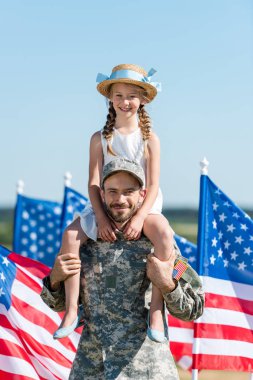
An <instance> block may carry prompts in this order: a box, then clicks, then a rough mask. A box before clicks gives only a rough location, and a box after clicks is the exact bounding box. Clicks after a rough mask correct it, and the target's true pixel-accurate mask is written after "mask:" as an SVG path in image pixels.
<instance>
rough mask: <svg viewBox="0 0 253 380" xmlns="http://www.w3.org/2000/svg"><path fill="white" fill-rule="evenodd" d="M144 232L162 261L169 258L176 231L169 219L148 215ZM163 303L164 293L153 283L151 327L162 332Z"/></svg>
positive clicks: (155, 253)
mask: <svg viewBox="0 0 253 380" xmlns="http://www.w3.org/2000/svg"><path fill="white" fill-rule="evenodd" d="M143 232H144V234H145V235H146V236H147V238H148V239H149V240H150V241H151V243H152V244H153V246H154V255H155V256H156V257H157V258H158V259H160V260H162V261H167V260H169V259H170V257H171V255H172V253H173V250H174V245H173V240H174V239H173V236H174V232H173V230H172V228H171V227H170V225H169V223H168V221H167V219H166V218H165V217H164V216H163V215H160V214H159V215H155V214H154V215H153V214H150V215H148V216H147V218H146V219H145V222H144V226H143ZM163 305H164V302H163V296H162V293H161V292H160V290H159V289H158V288H157V287H156V286H154V285H152V299H151V304H150V328H151V329H154V330H158V331H161V332H163V331H164V324H163Z"/></svg>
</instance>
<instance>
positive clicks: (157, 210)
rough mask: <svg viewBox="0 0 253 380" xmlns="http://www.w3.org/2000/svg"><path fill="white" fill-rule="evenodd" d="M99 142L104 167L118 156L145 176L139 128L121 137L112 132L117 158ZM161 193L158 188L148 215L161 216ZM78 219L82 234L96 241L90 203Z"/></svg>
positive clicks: (115, 131) (103, 139)
mask: <svg viewBox="0 0 253 380" xmlns="http://www.w3.org/2000/svg"><path fill="white" fill-rule="evenodd" d="M101 142H102V148H103V156H104V165H106V164H108V163H109V162H110V161H113V160H115V159H116V158H117V157H118V156H120V157H124V158H127V159H128V160H133V161H135V162H137V163H138V164H139V165H140V166H142V168H143V170H144V172H145V174H146V159H145V155H144V142H143V139H142V133H141V130H140V128H137V129H136V130H135V131H134V132H132V133H130V134H128V135H123V134H122V133H120V132H119V131H118V130H117V129H115V130H114V133H113V136H112V139H111V145H112V149H113V151H114V152H115V153H116V154H117V156H113V155H111V154H109V153H108V152H107V141H106V139H105V138H104V137H103V135H102V131H101ZM162 202H163V198H162V192H161V189H160V188H159V191H158V195H157V198H156V200H155V202H154V205H153V207H152V208H151V210H150V211H149V214H161V212H162ZM78 216H79V217H80V224H81V227H82V229H83V231H84V233H85V234H86V235H87V236H88V237H89V238H90V239H92V240H95V241H96V240H97V224H96V218H95V214H94V212H93V209H92V205H91V203H88V204H87V205H86V207H85V209H84V210H83V211H82V212H81V213H77V214H76V215H75V217H78Z"/></svg>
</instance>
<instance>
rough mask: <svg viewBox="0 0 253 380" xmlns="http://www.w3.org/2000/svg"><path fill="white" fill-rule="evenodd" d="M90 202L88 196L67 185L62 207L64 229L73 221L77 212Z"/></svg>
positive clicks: (62, 226)
mask: <svg viewBox="0 0 253 380" xmlns="http://www.w3.org/2000/svg"><path fill="white" fill-rule="evenodd" d="M87 202H88V198H86V197H85V196H83V195H82V194H80V193H78V192H77V191H76V190H74V189H72V188H70V187H68V186H66V187H65V191H64V201H63V207H62V225H61V228H62V231H63V230H64V229H65V228H66V227H67V226H68V225H69V224H70V223H71V222H72V221H73V219H74V216H75V214H76V213H78V212H81V211H82V210H83V209H84V208H85V206H86V204H87Z"/></svg>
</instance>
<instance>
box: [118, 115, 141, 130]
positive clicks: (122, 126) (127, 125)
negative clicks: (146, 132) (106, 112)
mask: <svg viewBox="0 0 253 380" xmlns="http://www.w3.org/2000/svg"><path fill="white" fill-rule="evenodd" d="M114 128H115V129H118V130H119V131H120V132H121V133H125V134H127V133H131V132H133V131H135V130H136V129H137V128H138V120H137V119H136V118H134V119H132V118H131V119H124V120H120V119H119V118H117V117H116V120H115V125H114Z"/></svg>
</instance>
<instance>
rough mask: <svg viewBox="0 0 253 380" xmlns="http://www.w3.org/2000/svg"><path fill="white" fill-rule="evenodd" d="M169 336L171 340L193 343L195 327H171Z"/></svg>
mask: <svg viewBox="0 0 253 380" xmlns="http://www.w3.org/2000/svg"><path fill="white" fill-rule="evenodd" d="M169 338H170V341H171V342H184V343H191V344H192V339H193V329H184V328H183V327H173V328H170V329H169Z"/></svg>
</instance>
